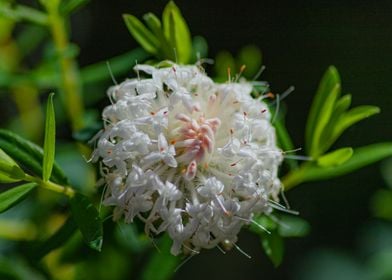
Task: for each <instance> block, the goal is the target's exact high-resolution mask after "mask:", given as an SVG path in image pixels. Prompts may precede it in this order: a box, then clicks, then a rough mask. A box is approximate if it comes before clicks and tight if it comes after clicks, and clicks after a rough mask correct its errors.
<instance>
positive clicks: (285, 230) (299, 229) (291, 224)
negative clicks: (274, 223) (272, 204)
mask: <svg viewBox="0 0 392 280" xmlns="http://www.w3.org/2000/svg"><path fill="white" fill-rule="evenodd" d="M309 231H310V225H309V223H308V222H307V221H305V220H304V219H302V218H299V217H295V216H289V215H283V216H281V217H279V227H278V233H279V235H280V236H282V237H303V236H306V235H307V234H308V233H309Z"/></svg>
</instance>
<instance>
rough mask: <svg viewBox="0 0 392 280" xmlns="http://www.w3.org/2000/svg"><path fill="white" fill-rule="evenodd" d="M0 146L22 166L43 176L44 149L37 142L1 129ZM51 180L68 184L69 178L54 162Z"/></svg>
mask: <svg viewBox="0 0 392 280" xmlns="http://www.w3.org/2000/svg"><path fill="white" fill-rule="evenodd" d="M0 148H1V149H3V150H4V152H6V153H7V154H8V155H9V156H10V157H12V158H13V159H14V160H15V161H16V162H17V163H18V164H19V165H20V166H21V167H23V168H25V169H28V170H29V171H30V172H33V173H35V174H36V175H37V176H39V177H41V176H42V162H43V150H42V148H41V147H39V146H37V145H36V144H34V143H32V142H30V141H28V140H26V139H24V138H22V137H20V136H19V135H17V134H15V133H13V132H11V131H8V130H5V129H0ZM50 179H51V181H53V182H55V183H59V184H62V185H68V180H67V178H66V177H65V175H64V172H63V171H62V170H61V169H60V167H59V166H58V165H57V164H56V163H54V165H53V172H52V175H51V177H50Z"/></svg>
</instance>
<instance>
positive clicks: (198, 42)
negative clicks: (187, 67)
mask: <svg viewBox="0 0 392 280" xmlns="http://www.w3.org/2000/svg"><path fill="white" fill-rule="evenodd" d="M207 56H208V43H207V40H206V39H205V38H204V37H202V36H195V37H193V40H192V58H191V62H193V63H194V62H197V61H198V60H199V59H201V58H206V57H207Z"/></svg>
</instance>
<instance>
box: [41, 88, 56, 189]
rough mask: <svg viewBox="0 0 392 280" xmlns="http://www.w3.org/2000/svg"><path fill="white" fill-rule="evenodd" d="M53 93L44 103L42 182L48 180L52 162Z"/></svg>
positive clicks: (53, 147) (53, 130)
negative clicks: (45, 103)
mask: <svg viewBox="0 0 392 280" xmlns="http://www.w3.org/2000/svg"><path fill="white" fill-rule="evenodd" d="M53 95H54V93H51V94H50V95H49V98H48V103H47V105H46V121H45V141H44V158H43V163H42V165H43V170H42V179H43V180H44V182H46V181H48V180H49V178H50V175H51V174H52V169H53V164H54V154H55V142H56V121H55V116H54V106H53Z"/></svg>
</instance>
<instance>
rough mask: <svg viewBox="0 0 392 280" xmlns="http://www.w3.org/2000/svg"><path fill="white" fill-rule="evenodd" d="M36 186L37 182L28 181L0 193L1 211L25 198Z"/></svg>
mask: <svg viewBox="0 0 392 280" xmlns="http://www.w3.org/2000/svg"><path fill="white" fill-rule="evenodd" d="M36 186H37V185H36V184H35V183H28V184H24V185H20V186H17V187H14V188H12V189H9V190H7V191H5V192H2V193H0V213H3V212H5V211H7V210H8V209H10V208H11V207H12V206H14V205H16V204H18V203H19V202H21V201H22V200H24V199H25V198H26V196H27V195H28V194H29V193H30V192H31V191H32V190H33V189H34V188H35V187H36Z"/></svg>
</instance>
